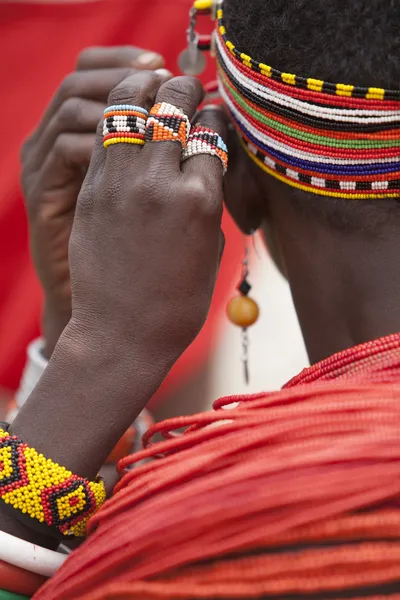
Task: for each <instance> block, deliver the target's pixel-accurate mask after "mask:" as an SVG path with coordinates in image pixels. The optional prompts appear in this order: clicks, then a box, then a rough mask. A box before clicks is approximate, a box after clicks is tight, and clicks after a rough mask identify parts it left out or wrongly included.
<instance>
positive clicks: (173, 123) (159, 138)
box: [145, 102, 190, 148]
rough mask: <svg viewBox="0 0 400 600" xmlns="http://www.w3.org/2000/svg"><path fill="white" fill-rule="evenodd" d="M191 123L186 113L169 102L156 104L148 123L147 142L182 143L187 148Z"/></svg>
mask: <svg viewBox="0 0 400 600" xmlns="http://www.w3.org/2000/svg"><path fill="white" fill-rule="evenodd" d="M189 133H190V121H189V119H188V118H187V116H186V115H185V113H184V112H183V111H182V110H181V109H180V108H177V107H176V106H174V105H173V104H168V102H159V103H158V104H155V105H154V106H153V108H152V109H151V111H150V114H149V118H148V119H147V123H146V136H145V141H146V142H180V143H181V144H182V148H186V145H187V142H188V138H189Z"/></svg>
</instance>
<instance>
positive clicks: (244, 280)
mask: <svg viewBox="0 0 400 600" xmlns="http://www.w3.org/2000/svg"><path fill="white" fill-rule="evenodd" d="M248 276H249V249H248V247H247V244H246V245H245V255H244V259H243V262H242V277H241V281H240V283H239V285H238V287H237V289H238V291H239V294H240V295H239V296H235V297H234V298H232V299H231V300H230V301H229V302H228V305H227V308H226V310H227V314H228V319H229V320H230V322H231V323H233V324H234V325H237V326H238V327H241V328H242V362H243V368H244V380H245V382H246V384H248V383H249V355H248V349H249V337H248V332H247V329H248V327H250V326H251V325H254V323H255V322H256V321H257V319H258V316H259V314H260V309H259V308H258V304H257V302H255V301H254V300H253V299H252V298H249V292H250V290H251V285H250V283H249V282H248Z"/></svg>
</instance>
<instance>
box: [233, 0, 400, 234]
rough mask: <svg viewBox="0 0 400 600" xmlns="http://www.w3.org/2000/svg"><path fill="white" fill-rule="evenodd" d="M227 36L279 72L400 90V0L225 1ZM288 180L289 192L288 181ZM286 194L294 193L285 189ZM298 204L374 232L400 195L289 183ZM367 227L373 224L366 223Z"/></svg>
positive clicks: (337, 221) (345, 225)
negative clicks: (325, 191) (351, 196)
mask: <svg viewBox="0 0 400 600" xmlns="http://www.w3.org/2000/svg"><path fill="white" fill-rule="evenodd" d="M224 19H225V24H226V28H227V33H228V37H229V38H230V39H231V41H232V42H233V43H234V44H235V46H237V48H238V49H239V50H241V51H242V52H245V53H246V54H249V55H250V56H251V57H252V58H254V59H255V60H258V61H260V62H263V63H266V64H268V65H270V66H272V67H274V68H276V69H279V70H280V71H285V72H289V73H295V74H296V75H299V76H302V77H313V78H316V79H322V80H324V81H330V82H332V83H345V84H352V85H360V86H365V87H370V86H373V87H384V88H391V89H399V88H400V6H399V3H398V0H385V1H383V0H246V1H244V0H225V2H224ZM282 185H285V187H286V188H287V190H289V186H287V185H286V184H282ZM288 193H289V192H288ZM290 194H291V197H292V198H293V202H294V203H295V204H296V205H298V207H299V209H301V210H304V211H307V212H312V213H313V214H314V215H317V216H318V215H319V216H320V217H321V218H322V219H323V220H324V221H325V222H328V224H329V225H331V226H334V227H337V228H340V229H346V230H351V231H354V229H357V230H358V229H359V228H360V215H361V218H362V221H363V224H364V228H365V224H366V221H367V220H368V221H372V222H373V223H374V230H375V231H377V227H378V226H379V225H380V224H383V223H384V222H386V221H387V219H388V214H389V215H390V216H392V215H393V212H394V210H396V212H397V211H398V201H397V200H394V201H393V200H390V199H388V200H363V201H362V203H363V207H362V210H361V211H360V210H359V203H358V202H354V201H350V200H343V199H340V198H329V197H328V198H326V197H323V196H316V195H314V194H310V193H307V192H302V191H300V190H296V189H293V188H290ZM367 229H369V227H367Z"/></svg>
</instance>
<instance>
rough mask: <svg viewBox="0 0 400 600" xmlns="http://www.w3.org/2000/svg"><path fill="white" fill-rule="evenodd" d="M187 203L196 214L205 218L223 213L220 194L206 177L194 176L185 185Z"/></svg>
mask: <svg viewBox="0 0 400 600" xmlns="http://www.w3.org/2000/svg"><path fill="white" fill-rule="evenodd" d="M185 197H186V202H187V205H188V206H189V207H190V209H191V211H192V212H195V213H196V215H198V216H200V217H201V216H202V217H205V218H208V217H211V218H215V217H219V216H220V215H221V213H222V204H221V202H220V201H219V198H218V195H216V194H215V191H214V190H213V189H212V186H210V185H209V184H208V183H207V181H206V180H205V178H204V177H200V176H193V177H191V178H190V181H189V182H188V183H187V184H186V186H185Z"/></svg>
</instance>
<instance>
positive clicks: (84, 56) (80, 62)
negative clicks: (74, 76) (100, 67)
mask: <svg viewBox="0 0 400 600" xmlns="http://www.w3.org/2000/svg"><path fill="white" fill-rule="evenodd" d="M97 53H98V48H96V47H92V48H84V49H83V50H82V51H81V52H80V53H79V54H78V58H77V60H76V66H77V68H78V69H82V68H84V67H85V66H86V65H88V64H91V63H92V62H93V59H94V58H96V55H97Z"/></svg>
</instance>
